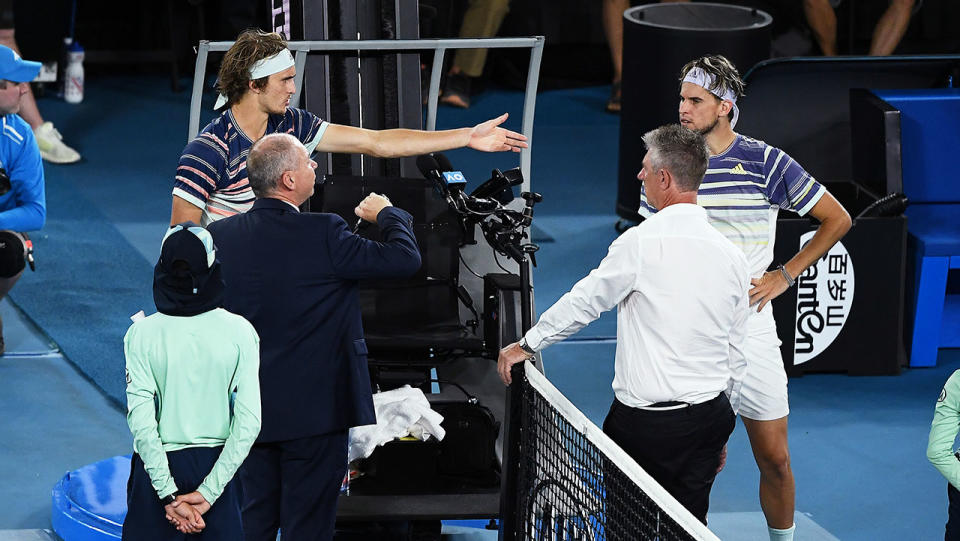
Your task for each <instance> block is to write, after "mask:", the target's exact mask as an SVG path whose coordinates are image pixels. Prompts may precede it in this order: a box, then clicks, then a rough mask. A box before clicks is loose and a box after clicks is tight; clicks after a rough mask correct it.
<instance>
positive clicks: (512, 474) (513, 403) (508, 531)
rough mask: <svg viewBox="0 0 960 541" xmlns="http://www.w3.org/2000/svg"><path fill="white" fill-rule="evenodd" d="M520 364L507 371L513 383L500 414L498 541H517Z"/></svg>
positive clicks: (522, 372) (522, 379)
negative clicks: (500, 471)
mask: <svg viewBox="0 0 960 541" xmlns="http://www.w3.org/2000/svg"><path fill="white" fill-rule="evenodd" d="M524 364H526V363H525V362H523V363H517V364H515V365H513V366H512V367H511V368H510V377H511V378H512V379H511V381H512V382H513V383H511V384H510V386H509V387H507V401H506V408H505V410H504V417H503V426H505V427H506V428H507V429H506V431H505V432H504V439H503V474H502V475H501V476H500V536H499V538H500V540H501V541H515V540H516V539H517V537H516V533H517V521H518V519H519V513H518V510H517V492H518V488H517V487H518V477H519V470H520V456H521V454H520V453H521V450H520V419H521V415H522V411H521V406H522V404H523V385H524V381H525V379H524V378H525V377H526V376H525V374H524V367H523V365H524Z"/></svg>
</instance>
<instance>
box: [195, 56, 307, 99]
mask: <svg viewBox="0 0 960 541" xmlns="http://www.w3.org/2000/svg"><path fill="white" fill-rule="evenodd" d="M293 66H294V61H293V54H291V53H290V49H283V50H282V51H280V52H279V53H277V54H275V55H273V56H271V57H268V58H264V59H263V60H258V61H257V62H255V63H254V64H253V66H250V80H251V81H256V80H257V79H262V78H264V77H269V76H271V75H273V74H274V73H280V72H281V71H283V70H285V69H289V68H292V67H293ZM226 104H227V97H226V96H224V95H223V94H220V95H219V96H217V103H215V104H214V105H213V108H214V110H216V109H219V108H221V107H223V106H224V105H226Z"/></svg>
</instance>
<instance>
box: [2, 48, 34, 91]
mask: <svg viewBox="0 0 960 541" xmlns="http://www.w3.org/2000/svg"><path fill="white" fill-rule="evenodd" d="M38 73H40V62H31V61H29V60H24V59H22V58H20V55H18V54H17V53H16V51H14V50H13V49H11V48H9V47H5V46H3V45H0V79H6V80H7V81H13V82H15V83H29V82H30V81H32V80H34V79H36V78H37V74H38Z"/></svg>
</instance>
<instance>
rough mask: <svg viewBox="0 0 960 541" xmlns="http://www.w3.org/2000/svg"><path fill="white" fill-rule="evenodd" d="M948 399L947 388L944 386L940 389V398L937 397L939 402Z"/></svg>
mask: <svg viewBox="0 0 960 541" xmlns="http://www.w3.org/2000/svg"><path fill="white" fill-rule="evenodd" d="M946 399H947V388H946V387H944V388H943V389H940V398H938V399H937V402H943V401H944V400H946Z"/></svg>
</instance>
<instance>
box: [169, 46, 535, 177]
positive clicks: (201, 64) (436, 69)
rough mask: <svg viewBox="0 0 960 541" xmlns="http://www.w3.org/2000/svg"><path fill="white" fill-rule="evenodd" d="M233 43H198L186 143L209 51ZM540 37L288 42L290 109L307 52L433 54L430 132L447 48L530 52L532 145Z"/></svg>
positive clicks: (526, 172)
mask: <svg viewBox="0 0 960 541" xmlns="http://www.w3.org/2000/svg"><path fill="white" fill-rule="evenodd" d="M233 43H234V42H232V41H201V42H200V46H199V47H198V49H197V66H196V70H195V71H194V76H193V95H192V97H191V99H190V125H189V130H188V135H187V141H190V140H192V139H193V138H194V137H196V136H197V133H199V131H200V101H201V98H202V95H203V84H204V80H205V79H206V69H207V56H208V55H209V53H210V52H211V51H214V52H222V51H226V50H228V49H229V48H230V47H231V46H233ZM543 44H544V38H543V36H534V37H528V38H491V39H486V38H485V39H397V40H392V39H391V40H360V41H291V42H288V43H287V47H288V48H289V49H290V50H291V51H293V52H294V61H295V66H296V68H297V75H296V77H295V78H294V82H295V83H296V88H297V91H296V93H295V94H294V95H293V98H291V100H290V106H291V107H299V105H300V93H301V90H302V83H303V68H304V66H305V65H306V62H307V53H310V52H322V53H330V52H335V51H379V52H385V51H405V52H415V51H429V50H432V51H433V69H432V71H431V72H430V87H429V91H428V93H427V123H426V129H427V130H429V131H433V130H435V129H436V125H437V102H438V99H439V94H440V76H441V72H442V69H443V57H444V54H445V53H446V51H447V49H520V48H528V49H530V67H529V69H528V70H527V85H526V90H525V92H524V97H523V121H522V124H521V130H520V131H521V133H523V135H525V136H526V137H527V142H528V143H529V144H530V146H531V148H532V146H533V115H534V109H535V107H536V99H537V84H538V82H539V79H540V60H541V58H542V57H543ZM530 150H531V149H530V148H526V149H522V150H521V151H520V170H521V171H522V172H523V188H522V189H523V190H524V191H529V190H530Z"/></svg>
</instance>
